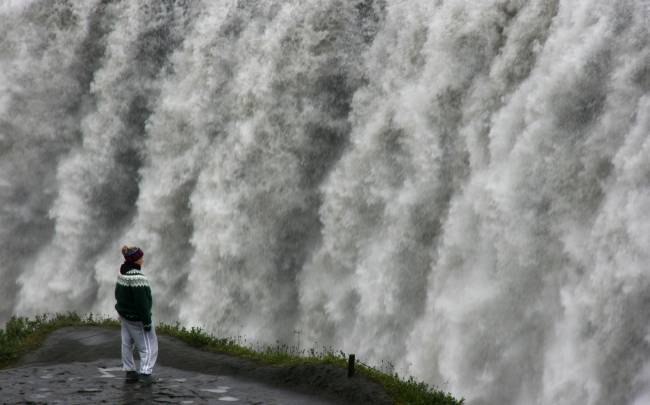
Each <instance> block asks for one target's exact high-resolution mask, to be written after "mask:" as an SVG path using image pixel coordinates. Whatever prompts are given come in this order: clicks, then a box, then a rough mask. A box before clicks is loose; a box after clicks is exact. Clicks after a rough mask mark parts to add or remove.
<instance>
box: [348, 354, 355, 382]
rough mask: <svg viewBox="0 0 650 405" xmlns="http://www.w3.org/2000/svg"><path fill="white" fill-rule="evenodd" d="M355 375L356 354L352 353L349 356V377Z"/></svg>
mask: <svg viewBox="0 0 650 405" xmlns="http://www.w3.org/2000/svg"><path fill="white" fill-rule="evenodd" d="M353 375H354V354H351V355H350V357H349V358H348V378H351V377H352V376H353Z"/></svg>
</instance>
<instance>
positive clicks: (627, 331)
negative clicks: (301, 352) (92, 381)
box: [0, 0, 650, 405]
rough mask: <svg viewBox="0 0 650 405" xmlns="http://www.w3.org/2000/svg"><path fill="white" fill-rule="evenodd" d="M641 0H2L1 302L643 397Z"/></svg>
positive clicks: (450, 373)
mask: <svg viewBox="0 0 650 405" xmlns="http://www.w3.org/2000/svg"><path fill="white" fill-rule="evenodd" d="M649 135H650V1H648V0H619V1H616V2H612V1H608V0H579V1H568V0H481V1H479V0H407V1H404V0H354V1H351V0H264V1H253V0H203V1H199V0H194V1H192V0H139V1H125V0H122V1H119V0H87V1H86V0H22V1H21V0H0V158H1V159H0V277H1V279H2V283H1V284H0V297H1V298H0V321H3V322H4V321H6V320H7V319H8V317H9V316H11V315H12V314H18V315H33V314H39V313H43V312H56V311H62V312H65V311H78V312H82V313H85V312H91V311H92V312H95V313H106V314H113V313H114V310H113V305H114V297H113V289H114V283H115V277H116V274H117V271H118V268H119V265H120V263H121V254H120V247H121V246H122V245H123V244H133V245H138V246H141V247H142V248H143V250H144V251H145V266H144V271H145V273H146V274H148V277H149V279H150V282H151V285H152V290H153V294H154V316H155V318H157V319H158V320H164V321H170V322H176V321H178V322H180V323H181V324H184V325H198V326H202V327H204V328H207V329H208V330H209V331H211V332H214V333H216V334H219V335H221V336H237V335H245V336H247V338H248V339H250V340H258V341H266V342H273V341H275V340H280V341H283V342H292V341H293V340H295V338H296V334H298V336H299V338H300V341H301V343H302V344H303V345H305V346H309V347H311V346H315V347H321V346H326V347H333V348H335V349H337V350H338V349H341V350H343V351H345V352H353V353H356V354H357V357H359V358H361V359H363V360H364V361H365V362H367V363H371V364H378V363H379V362H381V361H388V362H391V363H393V364H394V365H395V369H396V371H398V372H399V373H400V374H403V375H413V376H415V377H416V378H418V379H419V380H422V381H425V382H427V383H429V384H433V385H437V386H439V387H441V388H443V389H445V390H448V391H451V392H452V393H453V394H455V395H457V396H459V397H460V396H463V397H465V398H466V399H467V401H468V403H469V404H472V405H474V404H478V405H483V404H517V405H529V404H553V405H558V404H567V405H569V404H589V405H609V404H614V403H615V404H630V405H643V404H648V403H650V383H649V380H650V267H649V263H650V249H648V247H649V246H650V136H649Z"/></svg>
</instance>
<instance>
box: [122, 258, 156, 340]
mask: <svg viewBox="0 0 650 405" xmlns="http://www.w3.org/2000/svg"><path fill="white" fill-rule="evenodd" d="M115 299H116V300H117V304H115V309H116V310H117V312H118V313H119V314H120V315H121V316H122V317H124V318H125V319H128V320H129V321H141V322H142V324H143V326H145V327H147V326H151V305H152V304H153V299H152V297H151V288H150V287H149V281H148V280H147V278H146V277H145V275H144V274H142V272H141V271H140V270H137V269H133V270H129V271H127V272H126V273H125V274H120V275H119V276H117V283H116V284H115Z"/></svg>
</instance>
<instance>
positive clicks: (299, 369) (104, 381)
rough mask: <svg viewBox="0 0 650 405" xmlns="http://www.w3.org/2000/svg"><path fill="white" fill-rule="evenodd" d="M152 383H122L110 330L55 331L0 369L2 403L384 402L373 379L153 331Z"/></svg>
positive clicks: (114, 336)
mask: <svg viewBox="0 0 650 405" xmlns="http://www.w3.org/2000/svg"><path fill="white" fill-rule="evenodd" d="M158 338H159V347H160V350H159V357H158V363H157V366H156V367H155V369H154V377H155V383H154V384H152V385H150V386H146V385H144V384H141V383H132V382H128V381H126V378H125V373H124V372H123V371H122V370H121V361H120V335H119V331H118V330H115V329H106V328H94V327H84V328H62V329H59V330H57V331H55V332H53V333H52V334H50V336H49V337H48V338H47V339H46V341H45V342H44V344H43V346H42V347H40V348H39V349H38V350H36V351H34V352H32V353H29V354H27V355H25V356H24V357H23V358H22V360H21V362H20V363H19V364H18V366H17V367H15V368H12V369H7V370H0V398H2V399H1V400H0V403H5V404H18V403H20V404H23V403H32V404H45V403H47V404H55V403H61V404H88V403H93V404H95V403H97V404H99V403H108V404H118V403H124V404H146V403H149V404H164V403H173V404H212V403H214V404H223V403H235V404H236V403H241V404H285V405H287V404H289V405H290V404H296V405H297V404H305V405H321V404H322V405H326V404H373V405H381V404H390V403H392V401H391V400H390V398H389V397H388V396H387V394H386V393H385V392H384V391H383V388H382V387H381V386H379V385H378V384H377V383H374V382H372V381H369V380H367V379H365V378H363V377H360V376H355V377H354V378H351V379H350V378H347V376H346V370H343V369H341V368H339V367H334V366H325V365H309V364H304V365H298V366H292V367H278V366H268V365H260V364H258V363H256V362H253V361H250V360H246V359H241V358H238V357H234V356H229V355H224V354H217V353H212V352H206V351H202V350H199V349H196V348H192V347H190V346H188V345H186V344H184V343H183V342H181V341H179V340H178V339H174V338H171V337H168V336H159V337H158Z"/></svg>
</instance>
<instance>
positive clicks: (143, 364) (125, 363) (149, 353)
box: [120, 317, 158, 374]
mask: <svg viewBox="0 0 650 405" xmlns="http://www.w3.org/2000/svg"><path fill="white" fill-rule="evenodd" d="M120 322H121V323H122V369H123V370H125V371H135V370H136V368H135V362H134V361H133V348H134V347H135V349H137V350H138V354H139V355H140V374H151V372H152V371H153V366H154V364H156V359H157V358H158V337H157V336H156V329H155V328H154V326H153V322H152V325H151V330H150V331H149V332H145V330H144V327H143V326H142V322H134V321H128V320H126V319H124V318H122V317H120Z"/></svg>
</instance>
